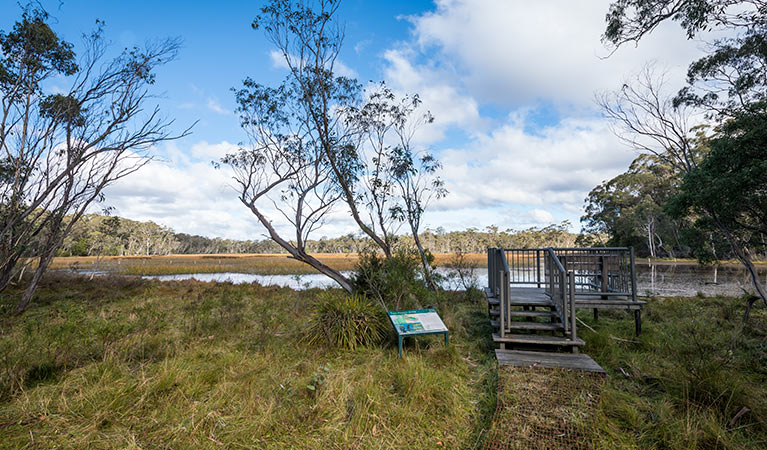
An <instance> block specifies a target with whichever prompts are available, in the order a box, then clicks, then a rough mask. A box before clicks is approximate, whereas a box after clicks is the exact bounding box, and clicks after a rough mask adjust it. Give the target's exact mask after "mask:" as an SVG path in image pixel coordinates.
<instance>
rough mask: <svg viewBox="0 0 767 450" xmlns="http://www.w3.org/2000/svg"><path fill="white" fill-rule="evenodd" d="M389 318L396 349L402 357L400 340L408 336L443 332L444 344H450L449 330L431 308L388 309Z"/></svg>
mask: <svg viewBox="0 0 767 450" xmlns="http://www.w3.org/2000/svg"><path fill="white" fill-rule="evenodd" d="M388 314H389V320H390V321H391V324H392V326H394V331H395V332H396V333H397V350H398V352H399V357H400V358H402V340H403V339H404V338H406V337H408V336H420V335H424V334H444V335H445V345H448V344H450V338H449V332H448V330H447V327H446V326H445V324H444V322H442V319H441V318H440V317H439V314H437V311H435V310H433V309H413V310H409V311H389V312H388Z"/></svg>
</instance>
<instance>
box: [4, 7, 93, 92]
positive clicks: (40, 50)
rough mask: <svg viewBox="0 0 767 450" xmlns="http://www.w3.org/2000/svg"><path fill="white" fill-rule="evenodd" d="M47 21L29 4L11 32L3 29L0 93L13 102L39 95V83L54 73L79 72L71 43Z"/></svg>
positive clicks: (37, 9) (69, 73) (43, 15)
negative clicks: (57, 33)
mask: <svg viewBox="0 0 767 450" xmlns="http://www.w3.org/2000/svg"><path fill="white" fill-rule="evenodd" d="M47 22H48V14H47V13H46V12H45V11H43V10H41V9H39V8H34V7H32V6H31V5H30V6H28V7H27V8H25V9H24V11H23V13H22V15H21V20H19V21H17V22H16V23H15V24H14V26H13V30H11V32H9V33H5V32H4V31H2V30H0V91H1V92H3V94H4V95H9V97H8V99H10V100H15V101H18V100H19V99H21V97H22V96H23V95H24V94H33V93H34V94H37V93H38V92H37V91H38V90H39V89H40V87H39V83H40V81H41V80H42V79H44V78H46V77H48V76H50V75H51V73H58V74H61V75H73V74H74V73H75V72H76V71H77V70H78V67H77V62H76V61H75V53H74V51H73V50H72V47H73V46H72V44H70V43H69V42H65V41H62V40H61V39H59V37H58V36H57V35H56V33H55V32H54V31H53V30H52V29H51V27H50V26H49V25H48V23H47ZM22 77H23V82H21V83H19V80H21V79H22ZM17 84H18V85H20V89H18V90H16V89H15V86H16V85H17Z"/></svg>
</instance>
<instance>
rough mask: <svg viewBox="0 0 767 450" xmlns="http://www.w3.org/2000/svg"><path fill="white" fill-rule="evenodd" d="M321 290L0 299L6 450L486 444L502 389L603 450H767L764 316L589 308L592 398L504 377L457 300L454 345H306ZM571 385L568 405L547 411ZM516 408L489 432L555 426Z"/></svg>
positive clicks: (529, 378) (155, 291) (704, 308)
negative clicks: (595, 380)
mask: <svg viewBox="0 0 767 450" xmlns="http://www.w3.org/2000/svg"><path fill="white" fill-rule="evenodd" d="M321 293H322V291H321V290H307V291H293V290H290V289H287V288H277V287H261V286H258V285H255V284H253V285H250V284H245V285H233V284H230V283H201V282H197V281H183V282H162V283H161V282H157V281H150V280H139V279H135V278H119V277H102V278H96V279H94V280H87V279H83V278H71V277H68V276H65V275H64V274H51V275H50V276H48V277H47V278H46V279H45V280H44V283H43V286H42V287H41V289H40V292H39V294H38V296H37V298H36V299H35V304H34V306H33V308H32V309H30V310H29V311H27V312H26V313H24V314H23V315H21V316H16V317H14V316H9V315H8V312H9V310H10V306H9V305H10V303H11V301H12V300H11V299H12V297H13V296H14V295H18V292H14V291H11V292H6V293H4V294H3V295H4V297H3V298H2V302H1V303H0V436H2V439H0V448H54V447H55V448H155V447H161V448H182V449H183V448H217V447H227V448H238V447H244V448H267V449H268V448H274V449H277V448H318V449H319V448H323V449H324V448H344V449H345V448H365V449H367V448H373V449H375V448H475V447H476V445H477V444H478V443H481V441H482V438H483V436H485V435H486V433H487V431H486V430H488V429H489V428H490V420H491V416H492V414H493V412H494V410H495V407H496V394H495V392H496V385H497V384H499V385H500V386H501V390H500V394H499V395H500V399H501V402H502V403H505V404H508V405H512V406H514V407H516V408H519V407H521V406H523V405H533V406H535V407H536V408H538V407H540V408H543V407H550V408H551V412H552V414H554V416H552V417H556V418H558V419H557V420H559V419H567V418H569V419H568V420H571V423H572V427H574V429H575V431H576V433H578V435H579V436H582V438H583V439H587V440H589V441H591V442H593V444H594V446H595V447H597V448H604V449H613V448H626V449H631V448H642V449H643V448H673V449H677V448H681V449H685V448H690V449H692V448H731V449H741V448H764V447H765V445H767V426H766V425H765V419H766V418H767V384H766V382H767V313H765V311H764V310H763V309H761V308H759V309H757V310H755V311H754V312H753V315H752V320H751V322H750V323H749V324H748V326H745V327H742V326H741V324H740V319H741V315H742V312H743V306H744V305H743V302H742V301H741V300H738V299H732V298H722V297H715V298H702V297H692V298H662V299H649V300H648V305H647V308H646V310H645V312H644V315H643V319H644V320H643V328H644V331H643V334H642V336H640V337H639V338H635V337H634V336H633V320H632V319H631V316H630V314H629V313H626V312H619V311H602V312H601V314H600V318H599V321H598V322H595V321H594V320H593V318H592V317H591V314H590V311H580V312H579V316H580V318H581V319H582V320H583V321H584V322H585V323H586V325H588V326H589V327H591V328H593V331H591V330H589V329H588V328H587V327H586V326H580V328H579V336H580V337H582V338H583V339H584V340H585V341H586V346H585V348H584V351H585V352H586V353H588V354H589V355H591V356H592V357H593V358H594V359H595V360H596V361H597V362H598V363H599V364H600V365H602V367H604V368H605V369H606V370H607V372H608V374H607V376H606V378H605V379H604V380H603V381H600V384H601V386H602V389H601V395H600V396H599V399H598V402H595V401H594V398H593V397H589V395H590V393H591V392H593V391H594V389H591V388H588V389H583V390H580V388H578V386H581V384H579V383H575V382H574V381H573V380H578V379H579V378H577V377H576V376H573V375H572V374H571V373H569V372H561V371H560V372H554V371H528V372H524V371H516V370H513V369H511V370H510V369H503V370H501V371H500V374H499V372H498V371H497V370H496V368H495V361H494V358H493V356H492V346H491V344H490V342H489V339H488V337H489V334H490V327H489V324H488V322H487V315H486V309H485V308H486V307H485V306H484V305H482V304H480V305H474V304H470V303H466V302H463V301H460V300H458V299H447V298H446V299H445V300H444V301H441V302H440V304H438V305H432V306H436V307H437V309H438V310H439V312H440V314H441V316H442V318H443V319H444V321H445V323H446V324H447V326H448V327H449V328H450V331H451V334H450V335H451V345H450V347H447V348H446V347H445V346H444V343H443V342H442V340H441V339H440V338H439V337H424V338H421V339H418V340H416V341H412V340H408V341H407V343H406V345H407V347H406V348H405V352H404V358H403V359H401V360H400V359H398V358H397V356H396V353H397V352H396V345H393V342H392V340H391V337H390V339H389V340H388V341H387V342H386V343H385V344H384V345H382V346H377V347H361V348H357V349H355V350H338V349H332V348H328V347H327V346H324V345H308V344H307V343H306V342H305V340H304V339H303V338H304V337H305V336H306V330H307V327H308V326H309V316H310V314H309V312H310V310H311V308H312V305H313V304H314V302H315V301H316V300H317V298H319V296H320V295H321ZM424 306H426V305H424ZM552 374H554V375H552ZM498 376H500V380H498V381H497V380H496V377H498ZM582 381H583V382H584V383H586V384H584V386H586V387H588V384H589V383H591V381H589V379H583V380H582ZM576 388H577V389H576ZM568 389H572V390H573V392H575V391H578V397H576V398H573V399H572V401H570V402H569V403H568V402H561V401H560V402H553V401H548V400H547V401H545V402H541V401H540V398H541V397H542V395H543V394H542V393H545V394H547V395H548V397H557V396H559V398H565V399H569V398H570V397H569V394H566V395H565V396H561V395H560V394H557V392H560V390H562V392H569V391H568ZM552 393H554V394H552ZM536 402H537V403H536ZM511 411H512V414H511V415H510V416H507V417H505V418H502V420H500V421H499V422H496V427H495V428H494V429H496V430H497V429H498V425H499V424H505V425H503V426H505V427H506V429H508V430H521V431H525V430H529V426H530V425H531V423H532V421H534V420H539V421H545V420H546V417H548V416H546V415H545V414H533V415H530V414H528V415H527V416H523V415H522V414H519V413H518V411H517V412H516V413H515V412H513V411H514V409H511ZM589 415H590V416H589ZM590 417H593V419H592V418H590ZM526 427H528V428H526ZM544 444H545V442H544ZM542 445H543V444H542ZM544 446H545V445H544ZM533 447H534V446H533Z"/></svg>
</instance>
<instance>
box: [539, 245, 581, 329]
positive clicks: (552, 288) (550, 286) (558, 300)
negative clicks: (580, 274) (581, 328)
mask: <svg viewBox="0 0 767 450" xmlns="http://www.w3.org/2000/svg"><path fill="white" fill-rule="evenodd" d="M544 277H545V281H546V283H545V288H544V291H545V292H546V295H548V296H549V298H551V301H552V302H553V303H554V308H555V309H556V311H557V314H558V315H559V320H560V321H561V322H562V326H563V327H564V331H565V334H566V335H567V336H569V337H570V339H571V340H575V339H576V338H577V331H576V328H577V327H576V322H575V284H574V283H575V276H574V274H573V272H572V271H567V270H566V269H565V267H564V265H563V264H562V262H561V261H560V260H559V257H558V256H557V254H556V253H555V252H554V249H551V248H549V249H546V252H545V257H544Z"/></svg>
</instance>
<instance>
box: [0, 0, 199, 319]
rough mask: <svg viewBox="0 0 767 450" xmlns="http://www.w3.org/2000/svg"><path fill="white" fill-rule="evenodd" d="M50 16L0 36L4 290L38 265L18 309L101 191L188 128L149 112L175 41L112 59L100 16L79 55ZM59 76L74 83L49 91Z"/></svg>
mask: <svg viewBox="0 0 767 450" xmlns="http://www.w3.org/2000/svg"><path fill="white" fill-rule="evenodd" d="M48 22H49V17H48V15H47V13H46V12H45V11H43V10H41V9H36V8H31V7H27V8H26V9H25V10H24V11H23V13H22V15H21V19H20V20H19V21H17V22H16V24H15V25H14V27H13V29H12V30H11V31H10V32H7V33H6V32H1V33H0V92H2V100H0V151H1V152H2V154H0V290H2V289H4V288H6V287H7V286H8V285H9V284H10V283H11V282H12V280H13V279H15V276H16V275H18V274H19V272H22V271H23V270H22V269H23V268H24V267H26V266H27V265H28V264H30V263H31V262H33V261H36V263H37V265H36V268H35V269H34V272H33V275H32V277H31V279H30V280H29V281H28V282H27V285H26V290H25V291H24V293H23V295H22V296H21V298H20V299H19V301H18V302H17V305H16V312H17V313H20V312H22V311H24V310H25V309H26V308H27V307H28V305H29V303H30V301H31V300H32V297H33V295H34V292H35V289H36V287H37V285H38V283H39V282H40V279H41V277H42V275H43V274H44V273H45V271H46V270H47V268H48V265H49V264H50V262H51V260H52V259H53V257H54V256H55V254H56V251H57V250H58V249H59V248H60V246H61V245H62V242H63V241H64V239H65V238H66V236H67V234H69V233H70V232H71V230H72V228H73V227H74V225H75V224H76V223H77V222H78V220H79V219H80V218H81V217H82V216H83V214H85V212H86V211H87V210H88V209H89V208H92V207H94V206H95V205H96V204H98V203H99V202H102V201H103V200H104V195H103V192H104V189H105V188H106V187H107V186H109V185H110V184H112V183H114V182H115V181H116V180H119V179H120V178H123V177H125V176H127V175H129V174H131V173H133V172H135V171H136V170H138V169H140V168H141V167H142V166H144V165H145V164H146V163H147V162H148V161H149V160H150V157H149V154H148V149H149V148H150V147H151V146H152V145H155V144H157V143H159V142H162V141H166V140H169V139H175V138H179V137H181V136H185V135H186V134H187V133H188V129H187V130H186V131H184V132H182V133H180V134H178V135H173V134H172V133H171V132H170V125H171V124H172V121H169V120H167V119H165V118H163V117H162V116H161V115H160V111H159V109H158V108H157V107H155V108H153V109H152V108H150V109H147V103H148V101H149V100H150V99H151V96H150V93H149V87H150V86H151V85H152V84H153V83H154V77H155V75H154V71H155V69H156V68H157V67H158V66H160V65H163V64H165V63H167V62H169V61H170V60H172V59H173V58H174V57H175V55H176V53H177V51H178V48H179V42H178V41H176V40H165V41H160V42H157V43H154V44H150V45H147V46H146V47H145V48H133V49H127V50H125V51H124V52H122V53H121V54H119V55H118V56H117V57H115V58H112V59H109V58H107V56H106V54H107V45H106V44H105V41H104V38H103V33H102V26H103V23H100V22H98V23H97V28H96V30H95V31H94V32H92V33H91V34H90V35H87V36H84V42H83V49H82V53H81V56H80V57H78V56H77V55H76V53H75V50H74V46H73V45H72V44H70V43H68V42H65V41H62V40H61V39H59V37H58V36H57V34H56V33H55V32H54V31H53V29H51V27H50V25H49V23H48ZM54 77H61V78H62V79H63V80H64V82H65V83H68V88H65V89H64V90H63V91H61V92H56V93H51V92H50V89H49V85H48V84H47V82H48V81H50V80H51V79H53V78H54ZM57 83H61V81H59V82H57ZM19 279H20V280H21V277H20V276H19Z"/></svg>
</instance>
